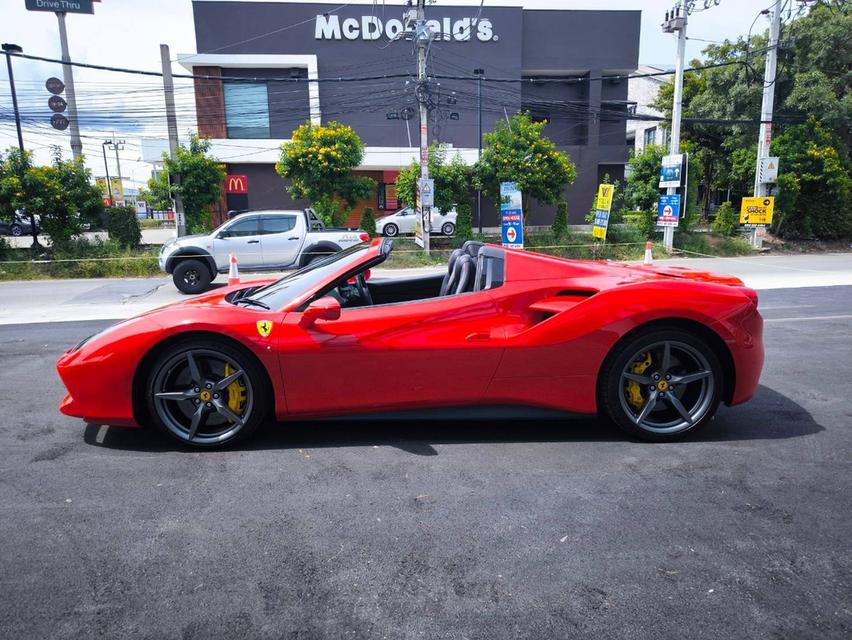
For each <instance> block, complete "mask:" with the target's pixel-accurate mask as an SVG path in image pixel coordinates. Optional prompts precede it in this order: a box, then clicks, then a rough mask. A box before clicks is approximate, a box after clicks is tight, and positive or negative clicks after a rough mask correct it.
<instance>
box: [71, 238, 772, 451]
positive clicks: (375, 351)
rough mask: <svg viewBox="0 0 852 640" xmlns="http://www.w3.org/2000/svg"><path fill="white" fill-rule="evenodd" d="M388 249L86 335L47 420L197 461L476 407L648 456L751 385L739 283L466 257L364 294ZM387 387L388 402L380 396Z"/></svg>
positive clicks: (748, 325)
mask: <svg viewBox="0 0 852 640" xmlns="http://www.w3.org/2000/svg"><path fill="white" fill-rule="evenodd" d="M391 248H392V241H391V240H390V239H382V240H375V241H373V242H372V243H371V244H361V245H357V246H355V247H352V248H350V249H347V250H345V251H341V252H340V253H337V254H335V255H332V256H329V257H327V258H324V259H322V260H319V261H315V262H312V263H311V264H310V265H309V266H307V267H305V268H303V269H301V270H299V271H296V272H294V273H291V274H289V275H287V276H285V277H283V278H281V279H280V280H275V281H272V280H270V281H267V282H262V283H257V282H253V283H250V284H242V285H235V286H231V287H227V288H222V289H219V290H217V291H215V292H212V293H209V294H207V295H203V296H199V297H197V298H194V299H192V300H189V301H187V302H181V303H177V304H172V305H169V306H165V307H162V308H159V309H155V310H153V311H149V312H147V313H144V314H142V315H140V316H137V317H135V318H131V319H130V320H126V321H124V322H119V323H118V324H116V325H114V326H112V327H110V328H108V329H106V330H104V331H102V332H101V333H98V334H96V335H94V336H91V337H89V338H86V339H85V340H83V341H82V342H80V343H79V344H78V345H76V346H75V347H73V348H72V349H69V350H68V351H67V352H66V353H65V354H64V355H63V356H62V357H61V358H60V359H59V362H58V363H57V369H58V370H59V375H60V376H61V377H62V380H63V382H64V383H65V386H66V387H67V388H68V395H67V396H66V397H65V399H64V400H63V402H62V405H61V406H60V410H61V411H62V412H63V413H65V414H67V415H70V416H77V417H80V418H83V419H84V420H85V421H86V422H89V423H95V424H109V425H122V426H128V427H136V426H140V425H143V424H148V423H152V424H154V425H156V426H157V427H159V428H160V429H162V430H163V431H164V432H166V433H168V434H170V435H171V436H173V437H175V438H177V439H178V440H180V441H182V442H184V443H189V444H191V445H195V446H199V447H212V446H216V445H223V444H225V443H228V442H233V441H235V440H237V439H239V438H244V437H246V436H248V435H250V434H251V433H252V432H253V431H254V430H255V429H257V427H258V426H259V425H261V424H262V423H263V422H264V419H266V418H267V417H269V416H270V415H272V416H274V417H275V419H277V420H282V421H286V420H296V419H303V418H314V417H324V416H339V415H347V414H350V415H351V414H356V413H361V414H366V413H369V412H389V411H400V410H410V409H424V408H433V407H464V406H471V405H492V406H493V405H526V406H535V407H544V408H550V409H557V410H564V411H567V412H571V413H579V414H596V413H597V414H600V415H601V416H603V417H605V418H607V419H609V420H611V421H612V422H614V423H615V424H616V425H618V426H619V427H621V428H622V429H623V430H625V431H627V432H628V433H630V434H632V435H634V436H638V437H641V438H644V439H648V440H658V441H659V440H671V439H674V438H677V437H680V436H683V435H684V434H685V433H687V432H691V431H695V430H696V429H698V428H699V427H701V426H703V425H705V424H706V423H707V422H709V421H710V419H711V418H712V417H713V415H714V413H715V412H716V409H717V407H718V405H719V403H720V402H721V401H724V402H725V403H726V404H729V405H735V404H739V403H741V402H745V401H746V400H748V399H750V398H751V397H752V395H753V394H754V391H755V388H756V387H757V384H758V378H759V377H760V370H761V367H762V365H763V344H762V328H763V320H762V318H761V317H760V314H759V313H758V310H757V295H756V294H755V292H754V291H752V290H751V289H748V288H746V287H745V286H743V283H742V282H741V281H740V280H738V279H737V278H733V277H728V276H721V275H714V274H710V273H706V272H699V271H692V270H689V269H681V268H674V267H671V268H657V267H653V266H627V265H623V264H612V263H599V262H586V261H575V260H564V259H560V258H554V257H551V256H546V255H540V254H536V253H532V252H529V251H522V250H514V249H504V248H501V247H498V246H492V245H483V244H481V243H477V242H468V243H467V244H466V245H465V246H464V247H463V248H462V249H457V250H456V251H454V252H453V254H452V256H451V257H450V260H449V264H448V267H447V270H446V272H445V273H439V274H436V275H429V276H415V277H408V278H393V279H378V278H376V279H370V270H371V269H373V268H375V267H377V266H378V265H380V264H381V263H382V262H383V261H384V260H385V259H386V258H387V257H388V255H389V254H390V252H391ZM388 379H391V380H393V383H394V384H393V393H387V392H386V391H385V392H381V393H380V392H378V391H377V387H378V385H379V383H380V382H386V381H387V380H388ZM385 389H387V386H386V385H385Z"/></svg>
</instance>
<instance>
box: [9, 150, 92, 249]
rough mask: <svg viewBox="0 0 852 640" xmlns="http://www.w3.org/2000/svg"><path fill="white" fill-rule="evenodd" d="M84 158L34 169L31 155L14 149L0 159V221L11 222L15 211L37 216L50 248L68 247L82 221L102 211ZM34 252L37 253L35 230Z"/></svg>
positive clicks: (38, 245)
mask: <svg viewBox="0 0 852 640" xmlns="http://www.w3.org/2000/svg"><path fill="white" fill-rule="evenodd" d="M90 180H91V174H90V172H89V170H88V169H87V168H86V166H85V164H84V161H83V158H79V159H77V160H69V161H63V160H62V158H61V157H60V156H55V157H54V162H53V164H52V165H47V166H35V165H34V164H33V162H32V155H31V154H30V153H28V152H25V151H24V152H22V151H21V150H20V149H18V148H16V147H13V148H11V149H9V151H8V152H7V153H6V154H5V156H3V157H2V158H0V217H2V218H3V219H6V220H11V219H12V218H13V217H14V215H15V212H16V211H23V212H25V213H26V214H27V215H30V216H34V215H38V216H39V218H40V226H41V228H42V230H43V231H44V232H45V233H46V234H47V235H48V236H50V241H51V244H52V245H54V246H57V247H61V246H64V245H67V244H68V242H70V240H71V238H72V237H73V236H75V235H77V234H79V233H80V230H81V222H82V220H83V219H90V220H91V219H96V218H97V217H99V215H100V212H101V211H102V210H103V205H102V203H101V197H100V193H99V191H98V189H97V187H95V186H94V185H93V184H91V182H90ZM33 248H34V249H39V248H41V245H40V244H39V243H38V239H37V237H36V232H35V229H34V230H33Z"/></svg>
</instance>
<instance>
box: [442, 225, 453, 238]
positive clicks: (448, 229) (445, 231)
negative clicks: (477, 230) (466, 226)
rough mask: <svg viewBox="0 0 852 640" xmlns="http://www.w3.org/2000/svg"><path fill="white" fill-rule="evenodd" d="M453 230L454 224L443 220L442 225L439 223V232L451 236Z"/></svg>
mask: <svg viewBox="0 0 852 640" xmlns="http://www.w3.org/2000/svg"><path fill="white" fill-rule="evenodd" d="M455 232H456V225H454V224H453V223H452V222H445V223H444V224H443V225H441V233H443V234H444V235H445V236H451V235H453V234H454V233H455Z"/></svg>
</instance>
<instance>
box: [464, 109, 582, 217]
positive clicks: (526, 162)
mask: <svg viewBox="0 0 852 640" xmlns="http://www.w3.org/2000/svg"><path fill="white" fill-rule="evenodd" d="M546 124H547V122H546V121H542V122H533V121H532V120H530V117H529V114H527V113H517V114H515V115H514V116H512V118H511V119H510V120H509V121H508V122H505V121H503V120H498V121H497V124H496V127H495V129H494V131H492V132H490V133H486V134H485V136H484V137H485V145H486V146H485V149H483V151H482V156H481V158H480V159H479V161H478V162H477V163H476V168H475V171H476V179H477V181H478V183H479V185H480V188H481V189H482V192H483V193H484V194H485V195H486V197H489V198H491V199H492V200H493V201H494V202H495V203H497V204H498V205H499V203H500V183H501V182H515V183H516V184H517V185H518V189H520V191H521V193H522V195H523V202H522V207H523V211H524V219H525V220H526V213H527V211H528V209H529V202H530V198H534V199H535V200H537V201H538V202H539V203H541V204H555V203H556V202H558V201H559V199H560V198H562V197H563V195H564V193H565V188H566V187H567V186H568V185H570V184H571V183H572V182H574V178H575V177H576V175H577V170H576V168H575V166H574V163H573V162H571V160H570V158H569V157H568V155H567V154H565V153H562V152H561V151H557V150H556V146H555V145H554V144H553V142H552V141H551V140H550V139H549V138H546V137H545V136H543V135H542V131H543V130H544V127H545V125H546Z"/></svg>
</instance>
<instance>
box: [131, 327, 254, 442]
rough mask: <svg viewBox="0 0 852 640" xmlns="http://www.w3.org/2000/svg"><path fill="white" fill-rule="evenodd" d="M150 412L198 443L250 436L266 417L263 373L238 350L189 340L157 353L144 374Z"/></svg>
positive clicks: (168, 428) (213, 342)
mask: <svg viewBox="0 0 852 640" xmlns="http://www.w3.org/2000/svg"><path fill="white" fill-rule="evenodd" d="M146 389H147V402H148V414H149V415H150V416H151V418H152V419H153V421H154V423H155V424H156V426H157V427H159V428H160V429H161V430H162V431H164V432H165V433H167V434H168V435H170V436H172V437H173V438H176V439H177V440H179V441H181V442H183V443H185V444H189V445H192V446H196V447H216V446H221V445H225V444H227V443H230V442H234V441H236V440H239V439H243V438H246V437H248V436H249V435H251V434H252V433H253V432H254V431H255V430H256V429H257V427H258V426H259V425H260V424H261V422H262V421H263V419H264V418H265V417H266V413H267V410H268V406H269V391H268V388H267V384H266V377H265V375H264V372H263V371H262V369H261V365H259V364H258V363H257V362H256V361H255V360H254V358H252V357H251V356H250V355H248V354H246V353H245V352H244V351H243V350H242V349H239V348H237V347H234V346H232V345H230V344H228V343H226V342H218V341H216V340H189V341H186V342H182V343H179V344H177V345H174V346H173V347H172V348H169V349H167V350H166V351H164V352H163V353H161V354H160V355H159V357H158V358H157V360H156V361H155V362H154V364H153V366H152V367H151V369H150V373H149V375H148V383H147V387H146Z"/></svg>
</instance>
